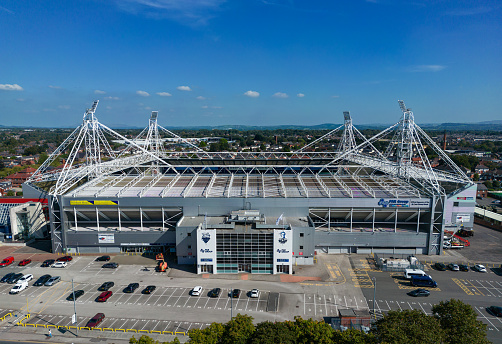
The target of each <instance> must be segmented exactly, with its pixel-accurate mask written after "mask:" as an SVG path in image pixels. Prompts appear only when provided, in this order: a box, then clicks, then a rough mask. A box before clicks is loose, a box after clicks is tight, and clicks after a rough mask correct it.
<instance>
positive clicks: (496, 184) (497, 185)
mask: <svg viewBox="0 0 502 344" xmlns="http://www.w3.org/2000/svg"><path fill="white" fill-rule="evenodd" d="M493 187H494V188H496V189H498V188H499V187H500V182H499V181H498V180H494V181H493Z"/></svg>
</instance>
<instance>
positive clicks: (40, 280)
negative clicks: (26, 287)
mask: <svg viewBox="0 0 502 344" xmlns="http://www.w3.org/2000/svg"><path fill="white" fill-rule="evenodd" d="M51 277H52V276H51V275H42V276H40V277H39V278H38V279H37V281H36V282H35V283H33V285H34V286H36V287H40V286H42V285H44V284H45V283H47V281H48V280H50V279H51Z"/></svg>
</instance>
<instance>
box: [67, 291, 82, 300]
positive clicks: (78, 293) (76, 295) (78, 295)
mask: <svg viewBox="0 0 502 344" xmlns="http://www.w3.org/2000/svg"><path fill="white" fill-rule="evenodd" d="M82 295H84V291H83V290H75V296H73V292H71V293H70V295H68V297H67V298H66V299H67V300H68V301H73V300H74V297H75V300H76V299H78V298H79V297H80V296H82Z"/></svg>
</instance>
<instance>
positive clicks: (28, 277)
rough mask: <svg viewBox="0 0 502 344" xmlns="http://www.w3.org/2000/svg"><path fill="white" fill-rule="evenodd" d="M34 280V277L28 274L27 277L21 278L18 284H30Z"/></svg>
mask: <svg viewBox="0 0 502 344" xmlns="http://www.w3.org/2000/svg"><path fill="white" fill-rule="evenodd" d="M32 279H33V275H32V274H27V275H24V276H23V277H21V278H20V279H19V281H18V282H29V281H31V280H32Z"/></svg>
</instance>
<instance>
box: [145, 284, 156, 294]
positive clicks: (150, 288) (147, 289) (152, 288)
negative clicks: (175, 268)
mask: <svg viewBox="0 0 502 344" xmlns="http://www.w3.org/2000/svg"><path fill="white" fill-rule="evenodd" d="M155 289H157V287H156V286H154V285H149V286H148V287H146V288H145V289H143V291H142V293H143V294H151V293H153V292H154V291H155Z"/></svg>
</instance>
